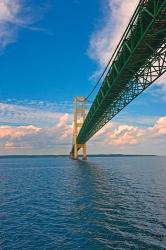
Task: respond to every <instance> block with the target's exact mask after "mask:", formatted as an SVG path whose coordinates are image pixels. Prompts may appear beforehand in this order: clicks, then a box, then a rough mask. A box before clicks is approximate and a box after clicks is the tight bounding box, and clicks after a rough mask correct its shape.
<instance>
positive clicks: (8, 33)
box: [0, 0, 23, 48]
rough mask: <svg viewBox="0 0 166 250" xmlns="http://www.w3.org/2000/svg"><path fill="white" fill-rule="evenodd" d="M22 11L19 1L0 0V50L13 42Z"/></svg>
mask: <svg viewBox="0 0 166 250" xmlns="http://www.w3.org/2000/svg"><path fill="white" fill-rule="evenodd" d="M22 9H23V4H22V3H21V1H20V0H12V1H11V0H0V48H4V47H6V46H7V45H8V44H10V43H12V42H14V41H15V39H16V37H17V31H18V26H19V23H20V22H21V19H20V14H21V12H22Z"/></svg>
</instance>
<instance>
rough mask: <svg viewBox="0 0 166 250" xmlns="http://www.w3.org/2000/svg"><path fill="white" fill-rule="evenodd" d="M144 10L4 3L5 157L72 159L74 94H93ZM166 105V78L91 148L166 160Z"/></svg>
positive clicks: (0, 21)
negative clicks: (67, 156)
mask: <svg viewBox="0 0 166 250" xmlns="http://www.w3.org/2000/svg"><path fill="white" fill-rule="evenodd" d="M34 2H35V3H34ZM137 4H138V0H133V1H131V0H93V1H88V0H68V1H67V0H37V1H32V0H13V1H12V2H11V1H10V0H0V69H1V77H0V155H11V154H12V155H13V154H69V152H70V149H71V144H72V124H73V108H74V96H87V95H88V94H89V92H90V91H91V89H92V88H93V86H94V84H95V82H96V81H97V79H98V77H99V74H100V73H101V72H102V70H103V69H104V67H105V65H106V64H107V62H108V61H109V59H110V57H111V55H112V53H113V52H114V49H115V48H116V45H117V44H118V42H119V40H120V38H121V36H122V34H123V32H124V31H125V28H126V26H127V24H128V22H129V20H130V18H131V16H132V13H133V12H134V9H135V8H136V6H137ZM95 94H96V93H94V96H95ZM165 105H166V76H165V75H163V76H162V77H161V78H160V79H158V80H157V82H156V83H154V84H153V85H152V86H151V87H149V88H148V89H147V90H146V91H145V92H144V93H143V94H141V95H140V96H139V97H137V99H136V100H134V101H133V102H132V103H131V104H130V105H129V106H128V107H127V108H125V109H124V110H123V111H122V112H121V113H119V114H118V115H117V116H116V117H115V118H114V119H113V120H112V121H111V122H109V123H108V124H107V125H106V126H105V127H104V128H103V129H102V130H100V131H99V132H98V133H97V134H96V135H95V136H94V137H93V138H92V139H91V140H90V141H89V142H88V145H87V148H88V153H89V154H97V153H106V154H107V153H122V154H158V155H166V153H165V152H166V112H165ZM89 107H90V104H89V103H87V104H86V110H87V111H88V109H89Z"/></svg>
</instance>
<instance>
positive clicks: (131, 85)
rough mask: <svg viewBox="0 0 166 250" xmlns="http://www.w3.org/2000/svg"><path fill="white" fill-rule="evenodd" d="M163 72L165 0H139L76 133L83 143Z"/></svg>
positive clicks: (165, 35) (164, 66)
mask: <svg viewBox="0 0 166 250" xmlns="http://www.w3.org/2000/svg"><path fill="white" fill-rule="evenodd" d="M164 72H166V0H141V1H140V3H139V5H138V7H137V9H136V11H135V13H134V15H133V17H132V19H131V21H130V23H129V25H128V27H127V29H126V31H125V33H124V35H123V37H122V39H121V41H120V43H119V45H118V47H117V48H116V51H115V53H114V56H113V58H112V60H111V62H110V67H109V70H108V72H106V75H105V76H104V80H103V84H102V86H101V88H100V90H99V92H98V94H97V96H96V98H95V100H94V102H93V104H92V106H91V108H90V110H89V112H88V114H87V116H86V119H85V121H84V123H83V126H82V128H81V130H80V132H79V134H78V137H77V143H78V144H84V143H86V142H87V141H88V140H89V139H90V138H91V137H92V136H93V135H94V134H95V133H96V132H97V131H99V130H100V129H101V128H102V127H103V126H104V125H105V124H106V123H107V122H109V121H110V120H111V119H112V118H113V117H114V116H115V115H116V114H118V113H119V112H120V111H121V110H122V109H123V108H124V107H126V106H127V105H128V104H129V103H130V102H131V101H132V100H134V99H135V98H136V97H137V96H138V95H139V94H141V93H142V92H143V91H144V90H145V89H146V88H147V87H149V86H150V85H151V84H152V83H153V82H154V81H156V80H157V79H158V78H159V77H160V76H161V75H162V74H163V73H164Z"/></svg>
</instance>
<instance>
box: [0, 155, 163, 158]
mask: <svg viewBox="0 0 166 250" xmlns="http://www.w3.org/2000/svg"><path fill="white" fill-rule="evenodd" d="M148 156H150V157H157V156H158V155H139V154H138V155H137V154H96V155H95V154H94V155H88V157H148ZM57 157H69V156H68V155H0V159H2V158H57ZM80 157H81V156H80Z"/></svg>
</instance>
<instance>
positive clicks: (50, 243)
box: [0, 157, 166, 250]
mask: <svg viewBox="0 0 166 250" xmlns="http://www.w3.org/2000/svg"><path fill="white" fill-rule="evenodd" d="M24 249H29V250H38V249H40V250H47V249H50V250H52V249H53V250H54V249H55V250H56V249H67V250H68V249H71V250H75V249H86V250H93V249H97V250H98V249H101V250H102V249H122V250H124V249H155V250H156V249H166V158H164V157H119V158H118V157H109V158H89V160H88V161H87V162H83V161H73V160H69V159H68V158H65V157H58V158H24V159H19V158H12V159H9V158H8V159H7V158H6V159H0V250H24Z"/></svg>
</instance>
